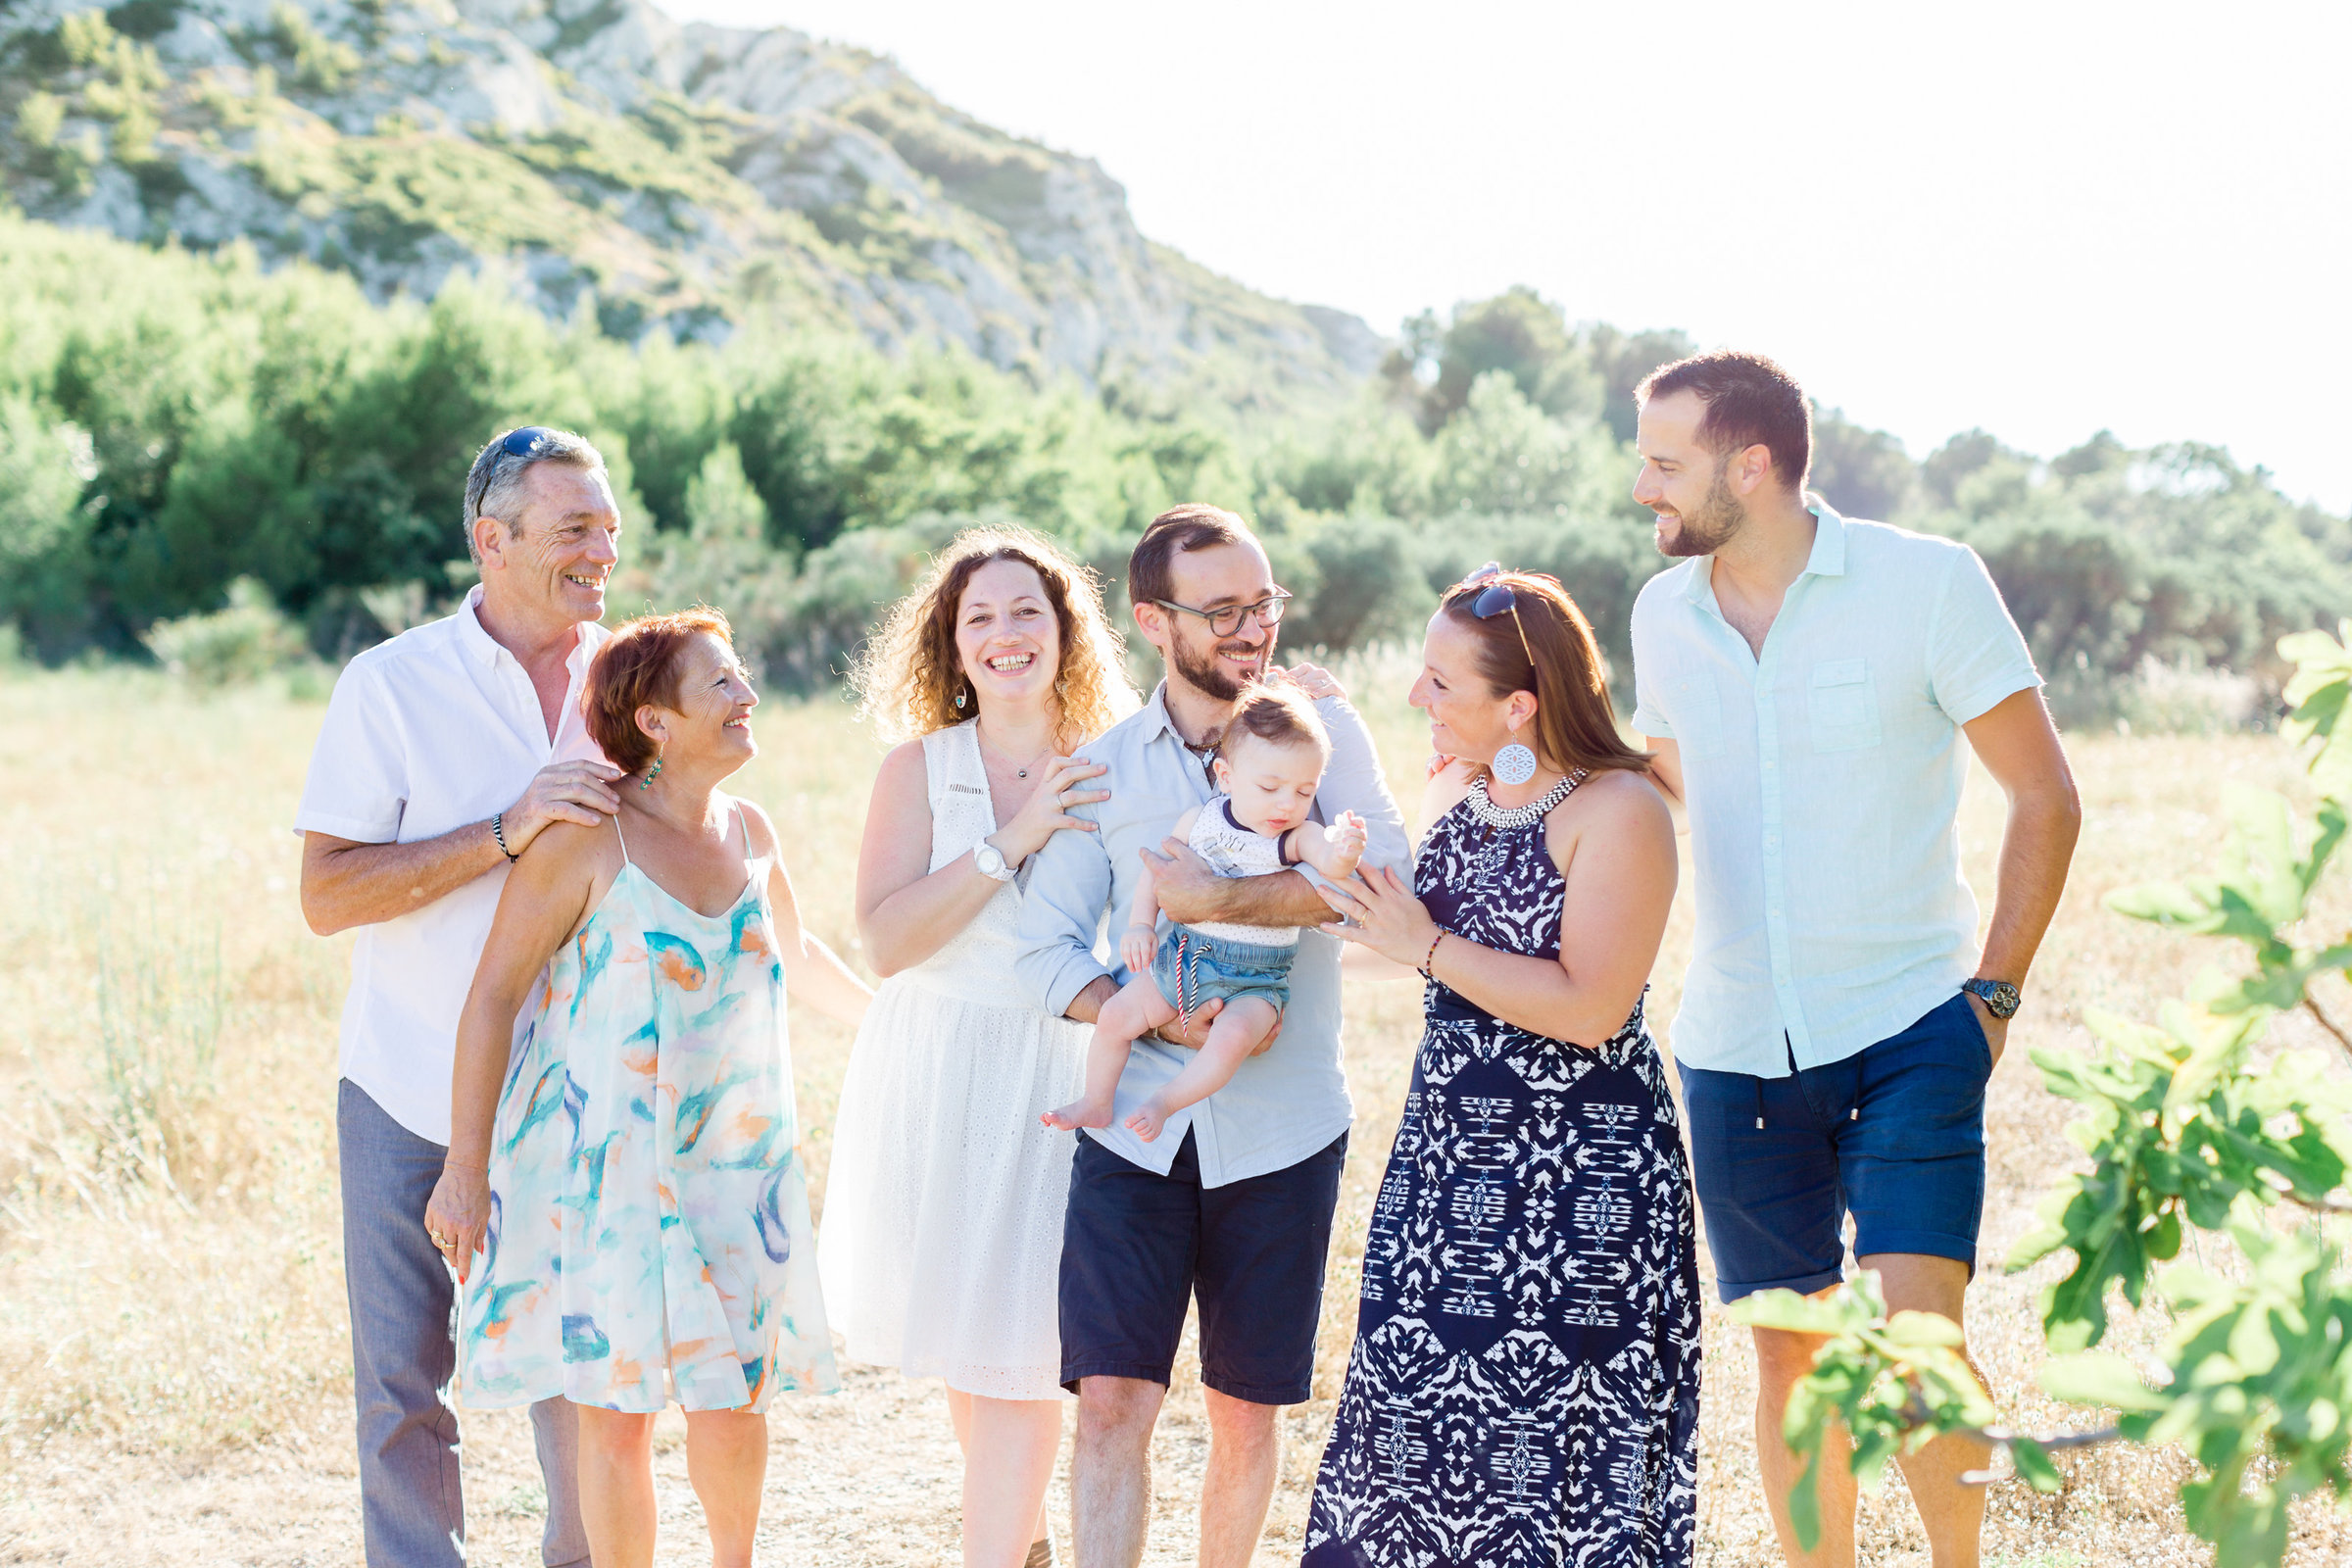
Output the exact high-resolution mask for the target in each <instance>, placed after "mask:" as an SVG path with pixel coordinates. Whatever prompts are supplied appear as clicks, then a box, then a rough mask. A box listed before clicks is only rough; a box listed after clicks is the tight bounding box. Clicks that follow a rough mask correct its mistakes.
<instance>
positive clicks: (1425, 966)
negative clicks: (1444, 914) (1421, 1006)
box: [1421, 926, 1451, 980]
mask: <svg viewBox="0 0 2352 1568" xmlns="http://www.w3.org/2000/svg"><path fill="white" fill-rule="evenodd" d="M1449 935H1451V933H1450V932H1448V931H1447V930H1446V928H1445V927H1444V926H1440V927H1438V934H1437V935H1436V936H1434V937H1431V938H1430V939H1429V951H1428V952H1427V953H1425V954H1423V955H1422V956H1421V972H1422V973H1423V974H1425V975H1429V978H1431V979H1432V980H1435V979H1436V978H1437V976H1436V975H1435V974H1431V973H1430V968H1429V966H1430V965H1431V964H1433V963H1435V962H1437V961H1438V944H1439V943H1441V942H1443V941H1445V940H1446V937H1447V936H1449Z"/></svg>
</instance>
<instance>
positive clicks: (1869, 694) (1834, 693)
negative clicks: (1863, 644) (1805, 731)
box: [1805, 659, 1879, 752]
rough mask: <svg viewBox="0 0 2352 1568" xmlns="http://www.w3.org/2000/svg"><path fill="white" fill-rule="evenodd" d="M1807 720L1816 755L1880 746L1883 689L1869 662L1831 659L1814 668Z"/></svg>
mask: <svg viewBox="0 0 2352 1568" xmlns="http://www.w3.org/2000/svg"><path fill="white" fill-rule="evenodd" d="M1805 695H1806V718H1807V720H1808V721H1809V722H1810V724H1811V726H1812V730H1813V750H1815V751H1816V752H1857V751H1860V750H1862V749H1863V748H1865V747H1869V746H1876V745H1878V744H1879V689H1878V683H1877V682H1876V681H1874V680H1873V679H1872V678H1871V673H1870V661H1868V660H1866V659H1831V660H1825V661H1823V662H1821V663H1818V664H1815V665H1814V666H1813V677H1812V680H1811V681H1810V683H1809V684H1808V686H1807V689H1806V694H1805Z"/></svg>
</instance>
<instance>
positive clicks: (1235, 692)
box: [1168, 635, 1274, 703]
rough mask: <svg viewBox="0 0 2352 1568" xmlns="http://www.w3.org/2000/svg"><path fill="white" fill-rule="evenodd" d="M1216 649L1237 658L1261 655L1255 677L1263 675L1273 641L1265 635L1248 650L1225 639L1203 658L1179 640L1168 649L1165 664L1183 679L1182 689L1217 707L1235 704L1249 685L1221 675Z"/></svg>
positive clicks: (1271, 655) (1222, 670)
mask: <svg viewBox="0 0 2352 1568" xmlns="http://www.w3.org/2000/svg"><path fill="white" fill-rule="evenodd" d="M1219 648H1228V649H1231V650H1232V651H1233V652H1235V653H1237V654H1247V653H1254V654H1259V655H1262V656H1263V657H1262V658H1261V659H1260V660H1259V662H1258V666H1257V667H1258V671H1259V673H1260V674H1263V673H1264V671H1265V668H1266V665H1267V664H1268V663H1270V662H1272V661H1273V658H1274V639H1273V637H1272V636H1270V635H1269V636H1268V637H1267V638H1266V640H1265V642H1264V643H1262V644H1261V645H1259V646H1258V647H1256V648H1248V647H1246V646H1244V645H1243V644H1241V643H1237V642H1233V641H1231V640H1230V639H1228V640H1226V641H1223V642H1220V643H1215V644H1211V645H1210V647H1209V650H1208V652H1207V653H1205V654H1200V653H1195V652H1194V651H1193V650H1192V649H1191V648H1190V647H1188V646H1187V645H1186V643H1185V642H1184V640H1183V639H1182V638H1179V639H1177V640H1176V642H1174V643H1173V644H1172V645H1170V647H1169V650H1168V654H1169V659H1168V662H1170V663H1172V664H1174V665H1175V666H1176V673H1177V674H1179V675H1181V676H1183V677H1184V682H1185V684H1186V685H1188V686H1190V687H1192V688H1193V689H1194V690H1195V691H1197V692H1199V693H1201V695H1202V696H1204V697H1213V698H1215V699H1216V700H1217V701H1218V702H1220V703H1231V702H1238V701H1240V699H1241V695H1242V688H1243V687H1244V686H1246V685H1248V684H1250V682H1249V681H1238V680H1235V679H1234V678H1233V677H1232V676H1231V675H1229V674H1227V673H1226V672H1225V669H1224V666H1222V665H1220V664H1219V663H1218V662H1217V650H1218V649H1219ZM1256 678H1257V677H1256V676H1251V677H1250V680H1255V679H1256Z"/></svg>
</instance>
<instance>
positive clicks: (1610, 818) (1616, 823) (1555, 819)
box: [1545, 767, 1674, 844]
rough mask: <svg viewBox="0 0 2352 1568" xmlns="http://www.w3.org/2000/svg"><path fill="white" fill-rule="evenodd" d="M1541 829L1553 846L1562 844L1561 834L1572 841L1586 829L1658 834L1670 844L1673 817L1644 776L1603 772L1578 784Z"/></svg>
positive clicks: (1622, 771) (1628, 770)
mask: <svg viewBox="0 0 2352 1568" xmlns="http://www.w3.org/2000/svg"><path fill="white" fill-rule="evenodd" d="M1545 827H1546V828H1547V830H1548V832H1547V835H1546V836H1547V837H1548V838H1549V839H1550V840H1551V842H1553V843H1554V844H1558V843H1560V842H1562V835H1563V834H1565V835H1566V836H1567V838H1568V839H1569V840H1573V839H1574V838H1575V836H1576V835H1578V834H1580V833H1584V832H1586V831H1588V830H1590V829H1599V830H1601V831H1604V832H1608V833H1612V834H1624V833H1649V834H1660V833H1662V834H1663V835H1664V839H1665V842H1667V843H1669V844H1671V843H1672V842H1673V840H1674V814H1673V813H1672V812H1671V811H1669V810H1668V809H1666V798H1665V797H1664V796H1662V795H1660V794H1659V793H1658V790H1657V786H1656V785H1654V784H1652V783H1650V781H1649V778H1648V776H1647V775H1646V774H1642V773H1637V772H1635V771H1634V770H1633V769H1632V768H1629V767H1610V768H1603V769H1601V770H1599V771H1598V772H1596V773H1594V774H1593V776H1592V777H1591V778H1588V779H1586V780H1585V781H1584V782H1583V783H1582V784H1579V785H1578V786H1577V787H1576V790H1575V792H1574V793H1572V794H1571V795H1570V796H1569V797H1568V798H1567V799H1566V800H1564V801H1562V802H1561V803H1560V804H1559V805H1558V806H1556V807H1554V808H1552V811H1551V815H1550V817H1549V819H1548V820H1547V821H1546V823H1545Z"/></svg>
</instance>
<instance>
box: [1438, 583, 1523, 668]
mask: <svg viewBox="0 0 2352 1568" xmlns="http://www.w3.org/2000/svg"><path fill="white" fill-rule="evenodd" d="M1501 576H1502V563H1501V562H1499V561H1490V562H1488V563H1487V564H1485V565H1483V566H1481V567H1479V568H1478V569H1477V570H1476V571H1474V572H1472V573H1471V574H1470V575H1469V576H1467V577H1464V578H1463V579H1462V580H1461V581H1460V582H1459V583H1457V584H1455V587H1457V588H1472V587H1477V585H1478V584H1480V583H1485V584H1486V586H1485V587H1483V588H1479V590H1478V592H1477V593H1475V594H1473V595H1471V596H1470V613H1472V614H1473V615H1476V616H1477V617H1478V618H1479V619H1481V620H1493V619H1494V618H1495V616H1496V615H1499V614H1501V613H1503V612H1504V611H1506V610H1507V611H1509V612H1510V613H1511V624H1512V625H1513V626H1515V627H1517V628H1518V629H1519V647H1520V649H1521V651H1522V652H1524V653H1525V654H1526V655H1527V662H1529V663H1530V664H1533V663H1534V662H1536V651H1535V649H1533V648H1531V647H1529V646H1528V641H1527V622H1526V621H1524V620H1521V619H1520V618H1519V595H1518V593H1517V592H1516V591H1514V590H1513V589H1512V587H1511V585H1510V584H1509V583H1507V582H1503V581H1501V580H1500V579H1501Z"/></svg>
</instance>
